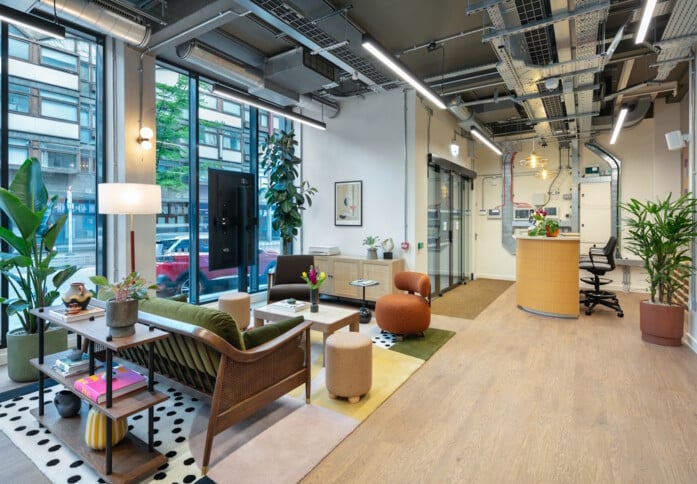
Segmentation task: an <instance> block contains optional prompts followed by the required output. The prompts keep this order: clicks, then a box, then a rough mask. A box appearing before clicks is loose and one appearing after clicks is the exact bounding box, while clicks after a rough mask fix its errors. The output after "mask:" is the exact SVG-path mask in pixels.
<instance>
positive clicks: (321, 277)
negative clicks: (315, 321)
mask: <svg viewBox="0 0 697 484" xmlns="http://www.w3.org/2000/svg"><path fill="white" fill-rule="evenodd" d="M300 277H302V278H303V280H304V281H305V282H307V285H308V286H309V287H310V312H312V313H316V312H317V311H319V288H320V286H321V285H322V283H323V282H324V281H325V279H327V274H325V273H324V272H319V271H318V270H317V269H315V266H310V270H309V271H307V272H303V273H302V274H301V275H300Z"/></svg>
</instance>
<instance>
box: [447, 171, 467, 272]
mask: <svg viewBox="0 0 697 484" xmlns="http://www.w3.org/2000/svg"><path fill="white" fill-rule="evenodd" d="M452 181H453V190H452V194H453V197H452V199H453V203H452V211H451V213H450V215H451V218H452V260H453V264H452V270H451V272H450V276H451V277H450V284H449V286H453V285H456V284H461V283H462V280H463V277H462V260H463V258H462V255H463V249H464V244H463V242H464V240H463V237H462V234H463V224H462V199H463V195H464V188H465V186H466V183H464V182H465V179H464V178H463V177H461V176H459V175H453V176H452Z"/></svg>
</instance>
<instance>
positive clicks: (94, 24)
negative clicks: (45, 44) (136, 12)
mask: <svg viewBox="0 0 697 484" xmlns="http://www.w3.org/2000/svg"><path fill="white" fill-rule="evenodd" d="M36 8H37V9H38V10H41V11H42V12H46V13H47V14H49V15H53V13H54V9H55V13H56V15H57V16H58V18H63V19H66V20H70V21H71V22H75V23H77V24H80V25H84V26H87V27H90V28H93V29H95V30H98V31H99V32H101V33H103V34H105V35H108V36H110V37H114V38H116V39H120V40H123V41H124V42H126V43H128V44H131V45H133V46H135V47H144V46H145V45H146V44H147V43H148V41H149V40H150V27H147V26H145V25H141V24H139V23H138V22H134V21H133V20H131V19H128V18H126V17H123V16H122V15H119V14H118V13H116V12H114V11H112V10H109V9H108V8H105V7H102V6H100V5H97V4H96V3H94V2H89V1H87V0H40V3H37V5H36Z"/></svg>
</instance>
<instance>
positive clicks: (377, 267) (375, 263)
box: [315, 255, 404, 302]
mask: <svg viewBox="0 0 697 484" xmlns="http://www.w3.org/2000/svg"><path fill="white" fill-rule="evenodd" d="M315 268H316V269H317V270H319V271H322V272H324V273H325V274H327V280H326V281H324V284H322V286H321V287H320V293H321V294H326V295H328V296H335V297H344V298H348V299H356V300H360V299H362V297H361V289H360V287H359V286H352V285H351V282H352V281H355V280H357V279H366V280H372V281H377V282H378V285H375V286H372V287H371V288H370V290H368V291H366V295H365V301H371V302H375V301H377V300H378V298H379V297H380V296H384V295H385V294H393V293H395V292H399V291H397V288H396V287H395V285H394V275H395V274H396V273H397V272H400V271H403V270H404V259H366V258H365V257H352V256H346V255H322V256H320V255H315Z"/></svg>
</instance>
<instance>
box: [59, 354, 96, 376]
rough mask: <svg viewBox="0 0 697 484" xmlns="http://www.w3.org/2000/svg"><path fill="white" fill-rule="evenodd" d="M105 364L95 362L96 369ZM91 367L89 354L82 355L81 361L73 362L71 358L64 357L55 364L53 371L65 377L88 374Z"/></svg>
mask: <svg viewBox="0 0 697 484" xmlns="http://www.w3.org/2000/svg"><path fill="white" fill-rule="evenodd" d="M102 365H103V363H102V362H101V361H99V360H96V359H95V360H94V367H95V368H99V367H101V366H102ZM89 367H90V359H89V355H88V354H87V353H82V355H81V356H80V359H78V360H71V359H70V358H69V357H67V356H64V357H62V358H58V359H57V360H56V361H55V363H54V364H53V369H54V370H56V371H57V372H58V373H60V374H61V375H63V376H71V375H77V374H78V373H84V372H86V371H87V370H88V369H89Z"/></svg>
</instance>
